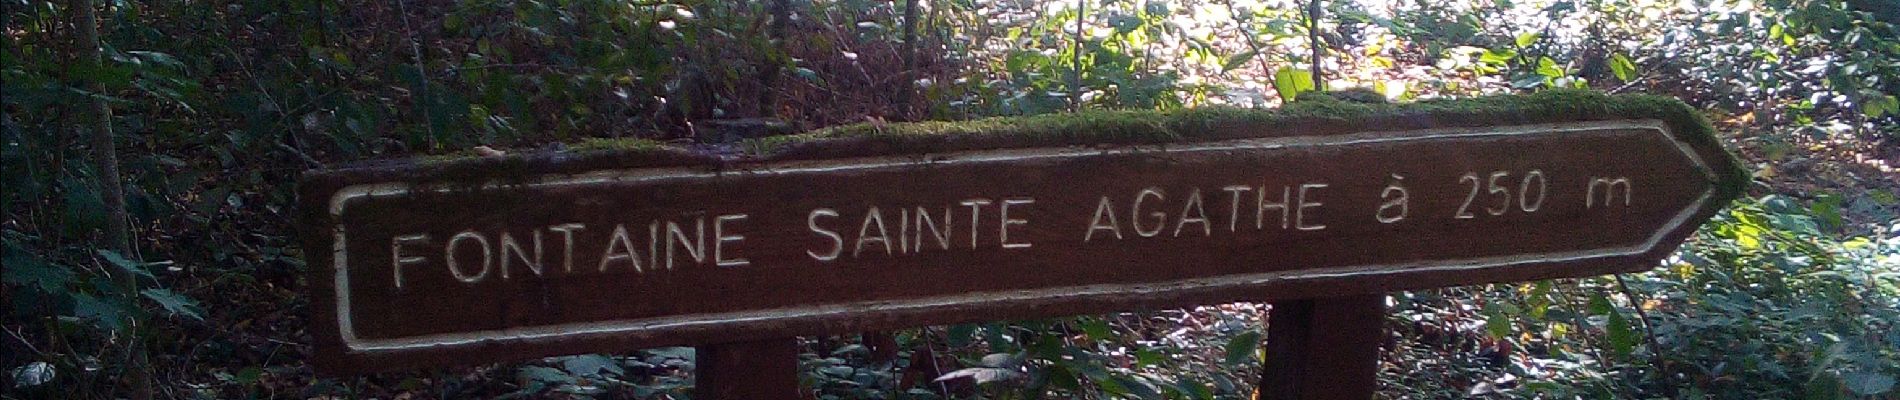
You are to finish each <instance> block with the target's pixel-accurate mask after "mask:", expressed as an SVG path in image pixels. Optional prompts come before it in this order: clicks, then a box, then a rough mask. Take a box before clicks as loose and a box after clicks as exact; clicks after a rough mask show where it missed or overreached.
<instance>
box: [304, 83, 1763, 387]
mask: <svg viewBox="0 0 1900 400" xmlns="http://www.w3.org/2000/svg"><path fill="white" fill-rule="evenodd" d="M1506 99H1507V100H1518V101H1524V102H1528V103H1530V104H1531V105H1529V106H1521V107H1532V108H1533V109H1531V110H1530V111H1525V110H1519V109H1510V108H1506V109H1505V111H1502V112H1500V111H1496V110H1491V109H1485V110H1483V111H1472V112H1466V113H1465V114H1456V113H1457V111H1432V112H1433V113H1424V114H1422V113H1420V112H1418V111H1417V110H1418V109H1417V108H1416V107H1423V106H1390V105H1373V106H1357V105H1350V104H1341V105H1339V107H1346V108H1351V107H1364V108H1366V109H1368V110H1371V111H1368V112H1362V113H1360V115H1361V117H1360V118H1357V119H1348V118H1327V117H1323V116H1310V115H1302V114H1299V113H1297V112H1292V111H1281V112H1280V113H1281V114H1268V116H1269V117H1271V118H1266V119H1264V120H1265V121H1279V122H1278V123H1270V124H1269V123H1261V122H1260V121H1261V120H1262V119H1259V118H1255V117H1246V118H1240V117H1235V118H1237V119H1233V120H1229V121H1227V122H1221V123H1208V124H1201V125H1192V124H1186V123H1182V122H1179V121H1173V120H1166V119H1167V118H1183V117H1180V116H1171V115H1163V114H1156V115H1157V116H1155V117H1154V118H1161V119H1163V121H1159V122H1154V123H1155V124H1173V125H1166V126H1170V127H1173V128H1170V129H1175V130H1177V131H1180V130H1182V129H1180V128H1179V127H1180V126H1202V127H1206V129H1207V131H1206V132H1192V131H1187V132H1176V133H1178V134H1177V135H1174V136H1172V137H1167V138H1163V139H1154V138H1136V139H1129V138H1127V137H1124V136H1116V137H1113V138H1107V139H1103V138H1102V137H1089V136H1087V135H1075V136H1070V137H1067V138H1060V139H1047V138H1043V139H1035V140H1030V139H1022V140H1016V139H1011V138H1010V137H1009V136H1008V134H1007V133H994V132H988V133H973V134H972V135H975V136H970V137H971V138H978V139H969V140H968V141H967V142H957V141H955V140H957V139H958V138H959V136H956V135H949V136H931V135H905V134H884V135H880V134H878V133H879V132H881V131H882V130H883V129H890V130H892V131H898V130H902V129H906V128H907V127H906V126H902V125H891V126H887V127H870V128H862V129H869V130H871V131H870V132H871V133H868V134H863V135H857V136H852V135H842V134H841V135H837V137H835V138H825V137H817V138H809V139H811V140H808V141H804V142H799V143H796V144H791V145H782V146H780V147H781V149H780V150H772V151H762V152H753V153H748V154H749V155H744V156H728V157H715V156H703V155H696V154H694V153H691V152H684V151H674V150H664V149H660V150H654V149H646V150H622V151H618V152H615V151H609V152H606V153H604V155H603V154H593V155H589V156H575V155H571V154H565V153H557V154H539V155H527V156H514V157H503V158H489V159H478V160H470V161H460V162H458V161H449V162H436V163H397V164H389V165H382V166H368V167H359V168H345V169H338V170H331V171H321V172H317V173H313V174H310V175H309V176H307V177H306V179H305V182H304V184H303V185H304V187H303V196H304V197H303V199H302V201H303V204H304V207H305V213H304V219H305V220H304V221H303V222H304V223H305V225H306V226H307V230H306V233H307V235H306V243H307V249H308V254H309V258H310V260H311V261H312V263H311V265H312V275H311V277H310V286H311V288H310V289H311V291H310V293H311V295H312V298H313V301H312V307H314V309H315V310H314V314H315V318H313V321H314V323H313V329H312V333H313V336H314V337H315V339H316V347H317V350H316V351H317V362H318V366H319V367H320V368H321V369H322V370H325V371H329V372H344V373H348V372H366V371H379V370H390V369H397V368H406V367H417V366H435V365H450V364H466V363H473V362H482V361H500V360H509V359H521V358H532V357H538V356H549V355H559V354H573V353H584V352H611V351H624V350H628V349H636V348H643V347H653V346H666V345H692V344H705V343H718V342H732V341H742V340H759V339H768V338H778V337H789V336H795V335H800V334H820V333H836V332H850V331H859V330H875V329H893V328H901V327H908V326H919V325H930V324H945V323H959V322H972V321H984V320H1005V319H1023V318H1038V317H1050V316H1061V315H1075V314H1086V313H1100V312H1110V311H1118V310H1137V309H1155V308H1165V307H1178V306H1185V305H1192V304H1206V303H1216V302H1229V301H1243V300H1252V301H1261V300H1272V299H1293V298H1312V297H1327V296H1341V295H1350V294H1364V293H1378V292H1386V291H1394V290H1404V289H1417V288H1430V287H1443V286H1453V285H1468V284H1481V283H1489V282H1506V281H1525V280H1535V279H1548V278H1561V277H1583V276H1593V275H1601V274H1608V273H1616V272H1628V271H1640V270H1644V269H1648V268H1651V267H1652V266H1653V265H1655V263H1656V262H1657V260H1659V259H1661V258H1663V257H1665V256H1666V255H1667V254H1668V253H1670V252H1671V251H1673V250H1674V248H1675V246H1676V245H1677V244H1678V243H1680V242H1681V241H1682V240H1683V239H1684V238H1685V237H1686V236H1687V235H1689V234H1690V233H1691V232H1692V231H1693V230H1694V229H1695V228H1696V227H1697V226H1698V225H1699V224H1700V223H1701V222H1702V221H1704V220H1706V219H1707V218H1708V217H1709V216H1710V215H1711V214H1712V213H1714V212H1715V211H1716V210H1717V209H1719V208H1720V207H1722V206H1723V205H1725V204H1726V203H1727V202H1728V201H1729V200H1731V199H1733V198H1734V197H1735V196H1736V195H1737V193H1738V190H1739V189H1737V188H1739V187H1740V186H1741V182H1742V179H1743V178H1741V177H1742V176H1744V175H1742V174H1741V173H1739V172H1738V171H1739V170H1738V169H1736V167H1735V164H1734V161H1733V159H1732V157H1731V156H1730V155H1728V154H1727V153H1726V152H1725V151H1724V150H1722V149H1721V148H1720V146H1719V145H1718V144H1716V142H1715V141H1714V140H1713V139H1711V138H1710V137H1709V136H1708V132H1707V129H1706V125H1702V124H1701V122H1700V120H1699V119H1695V118H1683V117H1677V116H1679V115H1692V114H1682V113H1679V112H1676V113H1672V111H1681V110H1677V109H1664V110H1648V109H1645V108H1642V106H1643V105H1647V104H1651V103H1657V104H1663V105H1664V106H1667V107H1676V108H1681V109H1683V110H1686V106H1681V105H1680V103H1676V102H1674V101H1666V102H1664V101H1657V100H1655V99H1653V98H1639V99H1635V100H1632V99H1629V98H1620V97H1616V98H1603V97H1600V96H1598V97H1593V98H1590V101H1595V102H1600V103H1607V104H1610V105H1611V106H1604V107H1600V108H1597V109H1592V108H1588V107H1581V108H1582V111H1576V112H1567V113H1547V114H1539V113H1536V112H1535V111H1539V110H1547V109H1558V110H1568V108H1564V107H1573V106H1570V105H1566V104H1563V103H1561V102H1560V101H1557V100H1551V99H1543V98H1538V97H1518V98H1506ZM1638 100H1640V101H1638ZM1490 101H1493V102H1498V101H1500V100H1495V99H1493V100H1490ZM1439 107H1440V108H1445V107H1443V106H1442V105H1440V106H1439ZM1535 107H1544V108H1543V109H1537V108H1535ZM1295 111H1297V110H1295ZM1428 111H1429V110H1428ZM1448 113H1449V114H1448ZM1289 114H1291V115H1292V116H1286V115H1289ZM1538 115H1543V116H1538ZM1087 116H1088V115H1082V116H1077V117H1087ZM1127 116H1129V115H1121V114H1116V115H1111V116H1108V117H1102V118H1109V117H1127ZM1137 116H1139V115H1137ZM1422 116H1423V117H1422ZM1428 117H1429V118H1428ZM1050 118H1056V117H1050ZM1247 118H1255V119H1247ZM1038 121H1040V122H1038ZM1048 121H1049V120H1047V119H1045V120H1024V122H1023V123H1024V124H1032V123H1036V124H1044V125H1047V124H1046V122H1048ZM1170 121H1172V122H1170ZM1471 121H1479V122H1471ZM1483 121H1496V122H1495V123H1483ZM984 123H986V124H990V125H997V126H1003V127H1007V126H1009V125H1010V124H1011V120H990V121H986V122H984ZM1080 126H1085V127H1086V126H1088V125H1087V124H1086V123H1082V124H1080ZM1065 140H1066V141H1069V142H1068V143H1062V142H1061V141H1065ZM1052 141H1053V142H1052ZM907 143H908V144H907ZM907 146H908V147H907Z"/></svg>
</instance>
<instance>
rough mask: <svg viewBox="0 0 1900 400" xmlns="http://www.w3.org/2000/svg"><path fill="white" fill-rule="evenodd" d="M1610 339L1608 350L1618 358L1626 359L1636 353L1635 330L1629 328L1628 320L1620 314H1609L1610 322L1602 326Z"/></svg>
mask: <svg viewBox="0 0 1900 400" xmlns="http://www.w3.org/2000/svg"><path fill="white" fill-rule="evenodd" d="M1603 330H1604V332H1605V334H1607V335H1608V336H1609V339H1610V349H1611V350H1614V351H1616V354H1617V355H1618V356H1623V357H1627V356H1629V355H1630V353H1632V352H1635V351H1636V330H1635V329H1631V328H1630V323H1629V320H1627V319H1624V318H1623V314H1622V313H1611V314H1610V321H1609V323H1608V324H1605V325H1604V326H1603Z"/></svg>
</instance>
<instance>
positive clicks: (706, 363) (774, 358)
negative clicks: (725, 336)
mask: <svg viewBox="0 0 1900 400" xmlns="http://www.w3.org/2000/svg"><path fill="white" fill-rule="evenodd" d="M697 350H698V351H699V354H698V357H697V359H698V363H699V366H698V370H699V372H698V374H699V376H698V377H697V378H696V381H695V385H696V386H694V388H693V398H695V399H701V400H751V399H758V400H776V399H797V398H799V396H798V339H797V338H785V339H771V340H761V341H756V342H737V343H721V344H715V345H706V346H699V347H698V349H697Z"/></svg>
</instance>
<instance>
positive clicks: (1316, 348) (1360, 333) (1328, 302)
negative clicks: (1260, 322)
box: [1254, 295, 1385, 400]
mask: <svg viewBox="0 0 1900 400" xmlns="http://www.w3.org/2000/svg"><path fill="white" fill-rule="evenodd" d="M1384 323H1385V295H1365V296H1353V297H1339V298H1324V299H1311V300H1294V301H1282V302H1276V303H1273V309H1272V310H1271V311H1269V312H1268V314H1267V359H1266V362H1265V363H1264V365H1262V367H1263V368H1261V371H1260V382H1259V385H1258V389H1257V391H1256V393H1255V395H1254V398H1255V399H1257V400H1322V399H1324V400H1367V399H1371V398H1372V394H1373V390H1374V389H1375V388H1376V386H1378V385H1377V384H1378V375H1379V343H1380V341H1381V338H1382V337H1383V336H1384V332H1385V325H1384Z"/></svg>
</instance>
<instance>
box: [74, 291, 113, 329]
mask: <svg viewBox="0 0 1900 400" xmlns="http://www.w3.org/2000/svg"><path fill="white" fill-rule="evenodd" d="M125 315H126V307H125V306H124V305H121V304H118V303H114V302H110V301H106V300H105V299H100V298H98V297H93V295H90V294H85V293H74V294H73V316H75V317H79V318H80V319H83V320H87V321H90V322H92V323H93V325H95V326H98V327H99V328H100V329H105V330H109V331H118V330H121V329H125Z"/></svg>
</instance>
